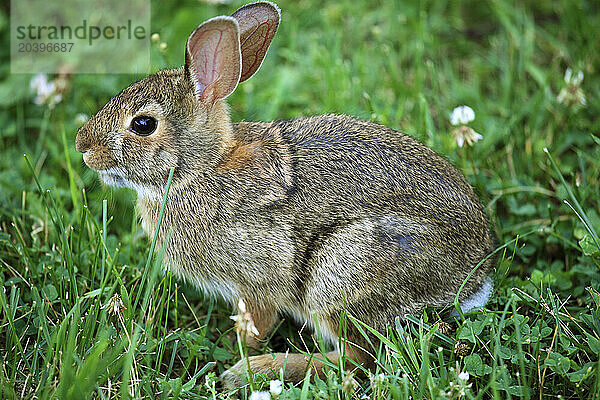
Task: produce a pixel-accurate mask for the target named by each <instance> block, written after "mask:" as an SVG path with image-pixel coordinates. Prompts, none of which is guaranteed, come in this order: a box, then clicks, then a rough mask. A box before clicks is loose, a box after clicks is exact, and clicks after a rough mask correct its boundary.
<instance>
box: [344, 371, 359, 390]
mask: <svg viewBox="0 0 600 400" xmlns="http://www.w3.org/2000/svg"><path fill="white" fill-rule="evenodd" d="M357 387H358V382H356V379H354V374H353V373H352V372H348V373H347V374H346V376H344V379H343V380H342V391H343V392H344V393H346V394H348V395H352V393H354V390H355V389H356V388H357Z"/></svg>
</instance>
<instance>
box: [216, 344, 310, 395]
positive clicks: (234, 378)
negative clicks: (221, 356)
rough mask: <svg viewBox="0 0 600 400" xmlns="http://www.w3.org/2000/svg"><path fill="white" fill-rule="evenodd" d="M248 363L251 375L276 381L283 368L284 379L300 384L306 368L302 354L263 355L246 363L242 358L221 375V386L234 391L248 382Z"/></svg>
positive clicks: (306, 363) (305, 360)
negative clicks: (258, 375) (259, 375)
mask: <svg viewBox="0 0 600 400" xmlns="http://www.w3.org/2000/svg"><path fill="white" fill-rule="evenodd" d="M248 363H249V364H250V370H251V371H252V373H253V374H264V375H266V377H267V378H268V379H277V378H278V377H279V376H280V371H281V370H282V369H283V368H284V366H285V371H284V379H285V380H286V381H288V380H289V381H293V382H300V381H301V380H302V378H304V375H305V372H306V368H307V367H308V360H307V358H306V357H304V356H303V355H302V354H286V353H274V354H264V355H261V356H253V357H250V358H249V359H248V361H246V359H245V358H244V359H241V360H240V361H238V362H237V363H236V364H235V365H234V366H233V367H231V368H229V369H228V370H227V371H225V372H223V374H221V381H222V382H223V386H225V387H226V388H228V389H235V388H239V387H241V386H242V385H244V384H245V383H246V382H248Z"/></svg>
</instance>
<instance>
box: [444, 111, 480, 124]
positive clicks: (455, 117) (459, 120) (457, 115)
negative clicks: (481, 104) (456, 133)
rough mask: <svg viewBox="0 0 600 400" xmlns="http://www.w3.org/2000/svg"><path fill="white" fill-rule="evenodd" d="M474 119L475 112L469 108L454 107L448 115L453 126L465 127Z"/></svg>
mask: <svg viewBox="0 0 600 400" xmlns="http://www.w3.org/2000/svg"><path fill="white" fill-rule="evenodd" d="M474 119H475V111H473V109H472V108H471V107H469V106H460V107H456V108H455V109H454V110H453V111H452V115H450V123H451V124H452V125H454V126H458V125H466V124H468V123H469V122H471V121H473V120H474Z"/></svg>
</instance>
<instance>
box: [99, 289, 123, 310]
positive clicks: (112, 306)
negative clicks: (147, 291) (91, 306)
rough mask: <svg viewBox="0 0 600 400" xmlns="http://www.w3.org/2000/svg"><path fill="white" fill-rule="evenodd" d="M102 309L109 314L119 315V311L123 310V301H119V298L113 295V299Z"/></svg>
mask: <svg viewBox="0 0 600 400" xmlns="http://www.w3.org/2000/svg"><path fill="white" fill-rule="evenodd" d="M104 308H106V309H107V312H108V313H109V314H112V315H121V310H123V308H125V305H124V304H123V300H121V296H119V295H118V294H116V293H115V294H114V295H113V297H111V298H110V299H109V300H108V302H107V303H106V305H105V306H104Z"/></svg>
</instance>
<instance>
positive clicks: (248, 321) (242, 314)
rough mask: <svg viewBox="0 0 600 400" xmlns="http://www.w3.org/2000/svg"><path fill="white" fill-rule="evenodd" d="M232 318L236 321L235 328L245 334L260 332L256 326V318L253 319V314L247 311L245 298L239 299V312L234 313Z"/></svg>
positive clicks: (256, 334)
mask: <svg viewBox="0 0 600 400" xmlns="http://www.w3.org/2000/svg"><path fill="white" fill-rule="evenodd" d="M229 318H231V319H232V320H234V321H235V329H236V330H237V331H238V332H239V333H241V334H243V335H254V336H258V335H259V334H260V332H258V329H256V326H254V320H253V319H252V314H250V313H249V312H247V311H246V303H244V299H240V301H238V313H237V315H232V316H231V317H229Z"/></svg>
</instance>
